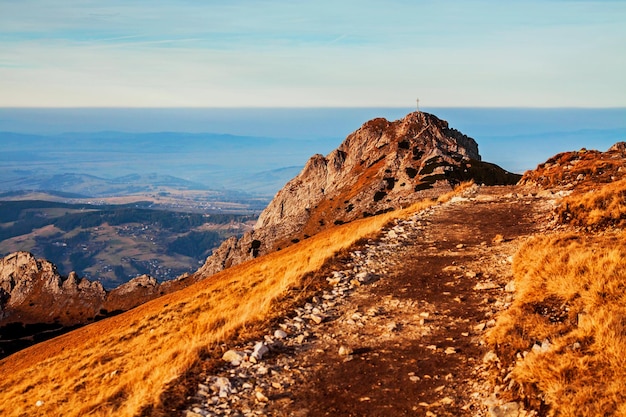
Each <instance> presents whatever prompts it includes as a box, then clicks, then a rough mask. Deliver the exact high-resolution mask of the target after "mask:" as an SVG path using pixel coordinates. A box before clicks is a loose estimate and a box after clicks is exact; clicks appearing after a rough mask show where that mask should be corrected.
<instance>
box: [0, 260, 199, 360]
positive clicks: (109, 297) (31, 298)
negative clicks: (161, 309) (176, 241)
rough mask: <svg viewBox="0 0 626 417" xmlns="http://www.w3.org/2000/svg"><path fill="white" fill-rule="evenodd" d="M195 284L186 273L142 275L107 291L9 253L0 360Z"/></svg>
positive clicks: (2, 285)
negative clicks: (167, 276)
mask: <svg viewBox="0 0 626 417" xmlns="http://www.w3.org/2000/svg"><path fill="white" fill-rule="evenodd" d="M193 282H195V280H194V279H193V276H191V275H189V274H184V275H181V276H180V277H178V278H176V279H173V280H171V281H166V282H164V283H158V282H157V280H156V279H154V278H153V277H150V276H148V275H142V276H139V277H136V278H133V279H132V280H130V281H129V282H127V283H125V284H123V285H121V286H119V287H117V288H115V289H113V290H110V291H106V290H105V289H104V288H103V287H102V284H101V283H100V282H98V281H89V280H88V279H86V278H79V277H78V275H77V274H76V273H75V272H70V274H69V275H68V276H67V277H63V276H61V275H60V274H59V273H58V271H57V268H56V266H55V265H54V264H52V263H51V262H49V261H47V260H44V259H37V258H35V256H33V255H32V254H31V253H29V252H15V253H12V254H9V255H7V256H5V257H4V258H2V259H0V357H2V356H4V355H6V354H9V353H11V352H15V351H17V350H19V349H22V348H24V347H27V346H29V345H31V344H33V343H35V342H37V341H41V340H44V339H46V338H50V337H54V336H56V335H58V334H61V333H63V332H64V331H67V330H69V329H71V328H74V327H76V326H80V325H84V324H87V323H89V322H92V321H94V320H97V319H100V318H103V317H106V316H108V315H111V314H117V313H119V312H122V311H126V310H130V309H131V308H134V307H136V306H138V305H140V304H143V303H145V302H147V301H150V300H152V299H154V298H157V297H159V296H161V295H163V294H166V293H170V292H174V291H177V290H179V289H181V288H184V287H187V286H189V285H190V284H192V283H193Z"/></svg>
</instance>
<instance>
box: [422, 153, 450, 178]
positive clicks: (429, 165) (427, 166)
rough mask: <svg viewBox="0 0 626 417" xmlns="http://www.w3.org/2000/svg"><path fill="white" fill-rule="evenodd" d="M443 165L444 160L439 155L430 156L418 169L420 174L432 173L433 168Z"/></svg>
mask: <svg viewBox="0 0 626 417" xmlns="http://www.w3.org/2000/svg"><path fill="white" fill-rule="evenodd" d="M444 165H445V162H443V161H442V160H441V157H440V156H433V157H432V158H430V159H428V160H426V161H425V162H424V166H422V168H421V169H420V171H419V174H420V175H428V174H432V173H433V171H434V170H435V168H438V167H440V166H444Z"/></svg>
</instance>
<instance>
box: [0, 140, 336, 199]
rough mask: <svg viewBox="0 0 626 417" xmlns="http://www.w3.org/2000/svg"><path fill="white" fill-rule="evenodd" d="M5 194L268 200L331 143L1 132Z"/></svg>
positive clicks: (0, 185)
mask: <svg viewBox="0 0 626 417" xmlns="http://www.w3.org/2000/svg"><path fill="white" fill-rule="evenodd" d="M0 141H1V142H2V147H3V151H2V154H0V175H1V178H2V180H1V181H0V191H2V190H4V191H15V190H25V189H28V190H46V191H54V192H65V193H75V194H81V195H85V196H91V197H96V196H108V195H124V194H131V193H138V192H146V191H153V190H154V189H155V188H158V187H161V186H163V187H172V188H176V189H182V190H185V189H193V190H206V189H213V190H215V189H218V190H219V189H229V190H239V191H245V192H248V193H254V194H264V195H268V196H271V195H273V194H274V193H275V192H276V191H278V190H279V189H280V188H281V187H282V186H283V185H284V183H286V182H287V181H288V180H289V179H290V178H292V177H293V175H294V174H295V173H296V172H297V171H299V170H300V169H301V168H302V166H303V165H304V163H305V162H306V160H307V159H308V157H309V156H310V155H311V154H314V153H326V152H328V151H330V150H331V149H332V148H333V147H334V146H336V143H334V141H333V140H330V139H324V140H295V139H277V138H267V137H252V136H233V135H224V134H213V133H202V134H191V133H173V132H161V133H123V132H96V133H65V134H60V135H30V134H21V133H14V132H0Z"/></svg>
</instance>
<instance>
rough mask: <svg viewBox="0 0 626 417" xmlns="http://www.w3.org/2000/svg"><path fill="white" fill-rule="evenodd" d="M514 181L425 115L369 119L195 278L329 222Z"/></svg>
mask: <svg viewBox="0 0 626 417" xmlns="http://www.w3.org/2000/svg"><path fill="white" fill-rule="evenodd" d="M519 178H520V176H518V175H515V174H511V173H508V172H506V171H504V170H503V169H501V168H499V167H497V166H495V165H493V164H489V163H485V162H482V161H481V157H480V154H479V153H478V145H477V143H476V141H475V140H474V139H472V138H470V137H467V136H465V135H463V134H462V133H460V132H459V131H457V130H455V129H451V128H450V127H449V126H448V123H447V122H446V121H443V120H440V119H438V118H437V117H436V116H434V115H432V114H428V113H423V112H414V113H410V114H408V115H407V116H406V117H405V118H403V119H401V120H396V121H394V122H389V121H387V120H385V119H374V120H371V121H369V122H367V123H365V124H364V125H363V126H362V127H361V128H360V129H358V130H357V131H355V132H354V133H352V134H350V135H349V136H348V137H347V138H346V139H345V140H344V142H343V143H342V144H341V145H340V146H339V147H338V148H337V149H336V150H334V151H333V152H331V153H330V154H328V155H327V156H326V157H324V156H322V155H315V156H313V157H312V158H311V159H310V160H309V161H308V162H307V164H306V166H305V167H304V169H303V170H302V171H301V172H300V174H299V175H298V176H296V177H295V178H294V179H292V180H291V181H289V182H288V183H287V184H286V185H285V186H284V187H283V188H282V189H281V190H280V191H279V192H278V193H277V194H276V196H275V197H274V199H273V200H272V202H271V203H270V204H269V206H268V207H267V208H266V209H265V210H264V211H263V212H262V213H261V215H260V217H259V220H258V222H257V224H256V225H255V227H254V231H252V232H250V233H247V234H245V235H244V236H243V237H242V238H241V239H239V240H236V239H229V240H228V241H226V242H225V243H224V244H223V245H222V247H221V248H220V249H219V250H218V251H216V253H215V254H214V255H213V256H212V257H210V258H209V259H208V260H207V262H206V264H205V265H204V266H203V268H202V269H201V270H200V271H199V273H200V274H203V275H211V274H213V273H215V272H217V271H220V270H222V269H224V268H226V267H229V266H231V265H233V264H237V263H240V262H242V261H245V260H248V259H252V258H254V257H256V256H259V255H263V254H266V253H270V252H272V251H274V250H278V249H281V248H285V247H287V246H289V245H291V244H292V243H294V242H298V241H300V240H302V239H306V238H308V237H310V236H313V235H314V234H316V233H318V232H319V231H321V230H325V229H327V228H329V227H333V226H334V225H336V224H341V223H345V222H349V221H353V220H355V219H359V218H362V217H367V216H370V215H372V214H376V213H383V212H386V211H391V210H397V209H400V208H402V207H406V206H407V205H409V204H411V203H413V202H415V201H418V200H420V199H424V198H429V197H433V196H438V195H440V194H441V193H443V192H447V191H450V190H451V189H452V187H453V186H454V185H456V184H459V183H460V182H461V181H467V180H475V181H476V182H477V183H485V184H487V185H495V184H514V183H516V182H517V181H518V180H519Z"/></svg>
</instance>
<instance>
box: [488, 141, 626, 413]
mask: <svg viewBox="0 0 626 417" xmlns="http://www.w3.org/2000/svg"><path fill="white" fill-rule="evenodd" d="M607 154H608V155H607ZM563 155H566V154H561V157H559V156H558V155H557V157H555V158H553V160H555V161H561V162H559V164H560V166H561V169H562V170H563V169H565V168H567V169H566V170H571V169H572V168H568V167H572V164H571V162H572V161H571V156H572V155H569V154H567V155H566V156H567V157H566V160H567V164H566V165H564V164H563V161H562V159H563ZM585 155H589V153H588V152H585ZM595 155H596V157H598V160H597V161H594V160H593V159H592V158H585V159H584V160H583V164H584V166H586V167H587V168H585V169H588V170H590V171H587V172H588V173H587V174H585V175H586V177H585V178H584V179H582V178H581V177H578V175H580V174H576V177H578V178H581V180H580V182H581V183H580V184H579V186H577V187H576V188H574V190H573V192H572V194H571V195H569V196H567V197H566V198H564V199H563V201H562V202H561V204H560V205H559V207H558V208H557V214H558V217H559V219H560V220H561V222H563V223H570V224H572V225H574V226H577V227H579V229H578V230H577V231H573V232H567V233H558V234H554V235H551V236H541V237H536V238H534V239H532V240H531V241H529V242H527V243H526V244H525V245H524V246H523V247H522V248H521V249H520V250H519V252H518V253H517V254H516V256H515V260H514V265H513V269H514V275H515V286H516V288H517V291H516V294H515V300H514V302H513V304H512V306H511V307H510V308H509V309H508V310H507V311H505V312H504V313H503V314H502V315H501V316H500V317H499V319H498V321H497V325H496V327H495V328H494V329H493V330H492V331H491V332H490V333H489V335H488V341H489V342H490V344H491V345H492V346H493V347H494V349H496V351H497V353H498V354H499V356H500V358H501V359H502V360H503V361H504V362H505V363H507V364H513V372H512V378H513V380H514V381H515V382H516V383H517V384H518V385H517V390H516V391H517V392H516V393H514V395H513V397H514V398H515V397H517V398H520V399H523V400H525V401H526V402H527V403H530V404H532V405H534V406H535V407H538V408H541V409H542V410H544V411H546V410H547V411H546V413H547V415H558V416H596V415H598V416H599V415H605V416H609V415H610V416H626V392H625V391H624V387H625V386H626V231H624V230H622V229H621V228H623V227H624V225H625V224H626V222H625V219H626V208H625V206H626V179H619V177H616V175H618V174H617V173H620V174H619V175H620V177H621V176H623V174H621V173H622V171H624V169H623V167H624V166H625V164H624V158H623V156H621V157H620V158H614V156H615V154H614V153H611V152H607V153H596V154H595ZM607 156H608V157H609V159H608V162H610V164H609V165H606V164H607ZM594 167H595V168H594ZM607 167H609V168H607ZM540 168H541V166H540ZM594 169H595V171H594ZM594 172H595V174H594ZM527 174H528V173H527ZM535 174H536V173H535ZM535 174H533V175H529V177H531V176H534V175H535ZM542 174H543V175H540V176H538V177H536V178H540V177H541V178H543V181H546V183H550V184H557V185H564V183H563V182H562V181H563V178H565V176H564V175H565V174H563V173H559V172H558V171H556V170H553V171H552V172H551V173H550V175H548V174H547V173H546V172H545V171H544V172H543V173H542ZM568 175H569V174H568ZM526 176H527V175H525V177H526ZM570 178H571V177H570ZM611 181H614V182H611ZM566 182H567V180H566ZM608 227H610V228H611V229H610V230H609V229H607V228H608ZM590 231H593V232H594V233H589V232H590ZM541 344H543V348H540V347H539V345H541Z"/></svg>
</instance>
